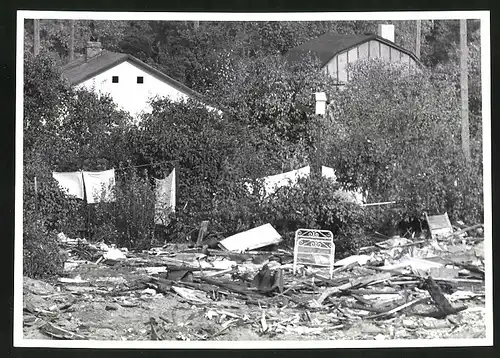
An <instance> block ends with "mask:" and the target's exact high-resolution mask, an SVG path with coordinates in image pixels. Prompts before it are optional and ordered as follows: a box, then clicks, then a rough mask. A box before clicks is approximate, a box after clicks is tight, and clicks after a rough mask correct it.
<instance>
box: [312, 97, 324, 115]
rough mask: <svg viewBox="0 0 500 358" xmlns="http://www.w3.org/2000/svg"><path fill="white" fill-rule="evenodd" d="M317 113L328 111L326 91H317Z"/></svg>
mask: <svg viewBox="0 0 500 358" xmlns="http://www.w3.org/2000/svg"><path fill="white" fill-rule="evenodd" d="M314 95H315V96H316V114H321V115H323V114H325V112H326V94H325V92H316V93H315V94H314Z"/></svg>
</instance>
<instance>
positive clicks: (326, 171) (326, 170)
mask: <svg viewBox="0 0 500 358" xmlns="http://www.w3.org/2000/svg"><path fill="white" fill-rule="evenodd" d="M321 175H322V176H323V177H325V178H328V179H332V180H333V181H337V176H336V175H335V170H333V168H330V167H325V166H324V165H322V166H321Z"/></svg>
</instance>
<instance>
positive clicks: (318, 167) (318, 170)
mask: <svg viewBox="0 0 500 358" xmlns="http://www.w3.org/2000/svg"><path fill="white" fill-rule="evenodd" d="M316 118H317V120H318V122H317V127H316V158H315V163H314V166H315V168H313V175H314V177H315V178H316V179H319V178H321V148H322V143H321V114H318V115H316Z"/></svg>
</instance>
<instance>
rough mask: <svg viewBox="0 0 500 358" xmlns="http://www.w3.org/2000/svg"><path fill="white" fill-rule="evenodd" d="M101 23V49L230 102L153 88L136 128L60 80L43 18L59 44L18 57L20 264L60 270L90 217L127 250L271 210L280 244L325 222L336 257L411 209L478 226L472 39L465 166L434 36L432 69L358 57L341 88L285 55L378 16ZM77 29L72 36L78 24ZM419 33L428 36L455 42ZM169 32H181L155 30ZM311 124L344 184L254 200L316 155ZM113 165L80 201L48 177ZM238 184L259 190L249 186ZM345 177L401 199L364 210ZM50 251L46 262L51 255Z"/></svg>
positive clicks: (477, 103)
mask: <svg viewBox="0 0 500 358" xmlns="http://www.w3.org/2000/svg"><path fill="white" fill-rule="evenodd" d="M101 25H102V26H101ZM101 25H100V26H101V27H99V29H100V30H99V31H101V32H102V34H101V35H103V34H104V35H106V34H108V35H109V34H110V33H113V32H117V36H116V37H115V36H107V35H106V36H104V40H103V42H104V45H105V47H107V48H110V49H115V50H121V51H125V50H126V52H129V53H132V54H134V55H136V56H138V57H139V58H141V59H143V60H145V61H146V62H148V63H151V64H153V65H157V67H159V68H160V69H165V70H166V72H167V73H168V74H170V75H172V73H169V70H170V69H175V71H177V72H176V75H175V76H176V77H177V78H179V79H181V80H186V81H184V82H186V84H188V85H191V86H193V87H194V88H195V89H197V90H199V91H202V92H203V93H204V94H205V95H207V96H208V97H209V98H211V99H212V102H215V103H217V104H218V105H220V107H221V108H222V109H223V110H224V114H223V115H218V114H217V113H215V112H210V111H207V110H206V108H204V107H202V106H200V105H199V104H197V103H195V102H191V101H189V102H187V103H172V102H170V101H169V100H166V99H158V100H155V101H154V102H153V103H152V112H151V113H149V114H146V115H144V116H143V118H142V122H141V125H140V127H137V126H134V125H132V124H131V123H132V121H131V118H129V115H128V114H127V113H124V112H122V111H120V110H119V109H118V108H117V107H116V105H115V104H114V103H113V101H112V100H111V98H109V97H107V96H104V95H101V96H98V95H96V94H94V93H89V92H86V91H84V90H75V89H71V88H69V86H68V85H67V84H66V83H65V82H64V81H63V80H62V79H61V76H60V72H59V70H58V65H57V63H56V61H54V59H53V58H54V56H53V55H54V53H55V52H58V53H59V55H60V56H61V57H60V58H59V60H61V59H64V58H65V53H66V52H65V51H66V50H64V48H66V47H65V46H66V40H65V39H66V37H65V36H66V35H64V36H63V34H62V33H59V32H58V31H56V29H55V28H51V27H50V26H48V25H47V26H48V27H47V31H48V32H47V33H45V35H44V36H45V37H44V36H42V37H43V38H42V44H43V43H46V44H48V43H51V44H54V41H53V40H54V39H55V38H57V39H59V40H60V43H61V44H62V45H64V46H62V47H63V49H59V50H57V51H56V49H54V48H52V47H50V46H48V45H47V46H48V49H49V50H51V51H52V52H51V53H48V52H47V51H45V52H43V51H42V53H41V54H40V55H39V56H37V57H36V58H35V57H33V56H32V55H31V54H29V53H27V54H26V58H25V93H24V163H23V164H24V183H23V185H24V198H23V204H24V235H23V237H24V249H25V260H24V264H25V265H24V267H25V274H26V275H29V276H34V277H36V276H40V275H42V274H47V275H50V274H54V273H56V272H58V270H59V269H60V268H61V262H62V258H61V257H60V256H59V252H58V248H57V243H56V234H57V233H59V232H64V233H65V234H66V235H68V236H70V237H75V236H77V235H80V234H81V230H82V229H83V228H85V227H86V225H87V223H86V222H85V221H86V220H89V224H90V229H91V234H92V237H93V240H99V241H104V242H106V243H108V244H112V243H114V244H117V245H119V246H126V247H129V248H135V249H147V248H148V247H150V246H151V245H157V244H161V243H162V242H163V241H162V240H164V239H167V240H185V239H186V238H187V237H190V236H191V235H192V234H193V233H196V231H197V228H198V227H199V224H200V222H201V221H203V220H209V221H210V230H211V231H212V232H214V233H217V234H218V235H221V236H227V235H231V234H234V233H237V232H240V231H243V230H247V229H250V228H252V227H255V226H257V225H260V224H265V223H268V222H269V223H271V224H272V225H273V226H274V227H275V228H276V229H277V230H278V231H279V232H280V233H281V234H282V235H283V236H284V237H285V239H286V241H287V243H290V240H291V239H292V237H293V233H294V231H295V230H296V229H297V228H299V227H306V228H321V229H327V230H331V231H332V232H333V233H334V235H335V241H336V245H337V252H338V253H339V255H340V256H342V255H347V254H349V253H352V252H355V250H356V249H357V248H359V247H360V246H364V245H366V244H369V240H368V239H367V235H366V234H367V231H368V232H370V231H371V232H372V231H375V230H379V231H380V230H382V231H383V230H385V231H383V232H384V233H386V234H389V232H388V230H389V229H390V228H394V227H396V226H397V223H398V222H401V221H404V220H406V221H408V222H411V221H412V220H414V219H418V218H419V217H420V215H421V214H422V212H423V211H427V212H429V213H430V214H433V213H438V212H443V211H447V212H448V213H449V214H450V216H451V218H452V219H454V220H456V219H462V220H464V221H468V222H482V220H483V219H482V216H483V197H482V153H481V146H482V144H481V143H482V137H481V128H482V127H481V92H480V79H479V77H478V76H479V74H480V71H479V64H480V61H479V58H480V57H479V51H478V50H479V49H478V47H474V46H471V62H470V68H471V70H470V73H471V78H470V84H471V90H470V104H471V115H470V121H471V147H472V152H473V153H472V154H473V161H472V163H471V164H470V165H466V164H465V163H464V160H463V158H462V154H461V151H460V124H459V123H460V121H459V104H458V98H459V93H458V90H459V87H458V78H459V77H458V69H457V68H458V66H457V63H456V57H454V56H452V54H451V53H450V54H448V55H447V56H442V53H441V52H439V51H438V50H439V49H438V48H437V47H434V46H428V44H425V43H424V44H423V48H422V50H423V51H424V52H425V56H424V57H425V58H426V63H428V64H429V65H431V66H432V67H431V68H420V69H418V70H411V71H409V70H408V69H407V68H406V69H404V68H402V67H399V66H396V65H388V64H386V63H382V62H377V61H372V62H359V63H358V64H357V65H356V66H355V67H353V68H352V69H351V70H350V74H351V75H352V79H351V82H350V83H349V84H348V85H346V86H345V88H344V90H343V91H336V90H335V86H333V85H332V83H330V82H329V80H328V78H326V77H325V76H324V74H322V73H319V72H318V71H317V68H316V67H315V64H313V63H311V64H309V65H304V66H301V67H300V68H298V67H297V68H290V67H288V66H285V65H284V63H283V62H282V58H281V57H280V56H279V54H282V53H283V52H284V51H285V50H286V49H288V48H290V47H292V46H295V45H297V44H298V43H299V42H302V41H305V40H307V39H308V38H307V37H308V36H309V38H310V37H314V36H316V35H319V34H321V32H325V31H329V30H331V29H333V28H335V29H336V31H339V32H343V33H353V32H357V33H359V30H360V29H361V28H364V27H367V28H369V29H371V30H372V31H374V29H373V28H374V26H376V23H366V22H353V23H350V24H347V23H337V24H336V25H331V26H330V27H328V26H329V25H328V26H327V25H326V24H318V23H297V24H294V23H283V24H281V25H280V24H278V23H265V24H263V25H262V28H260V27H258V26H257V27H255V26H254V25H252V24H245V28H247V27H248V29H249V30H252V29H253V30H252V31H249V32H248V35H247V34H246V33H245V32H242V31H241V29H240V28H236V27H235V26H234V24H231V23H229V24H227V25H221V24H202V26H203V27H204V28H205V29H206V30H208V29H211V30H213V36H212V37H210V36H207V35H206V34H207V33H208V32H206V31H205V32H203V31H201V32H200V31H194V30H193V29H192V28H190V27H189V26H186V25H185V24H184V25H182V24H179V25H178V27H177V28H176V26H177V25H174V24H166V25H164V26H159V24H156V23H153V22H147V23H146V22H144V23H140V24H135V25H134V24H133V22H131V23H125V22H123V23H108V22H106V23H105V22H103V23H101ZM78 26H81V28H79V29H77V30H78V31H77V33H79V34H80V35H79V36H80V37H79V39H78V40H77V44H78V46H80V47H81V46H83V43H84V42H85V41H84V40H85V39H86V37H85V36H86V35H85V34H86V32H85V31H86V30H85V26H86V25H85V23H84V22H82V23H80V25H78ZM224 26H227V28H226V27H224ZM224 29H225V30H224ZM263 29H266V30H263ZM424 29H425V31H428V34H427V36H428V39H429V41H431V40H432V41H438V42H439V41H441V40H439V39H446V38H448V37H446V36H444V35H443V33H442V32H439V33H438V32H436V31H434V32H432V31H431V30H430V28H429V27H424ZM49 30H50V31H49ZM160 30H161V31H163V32H161V31H160ZM226 30H227V31H226ZM155 31H156V32H155ZM273 31H274V32H273ZM474 31H476V32H477V29H476V30H474ZM172 33H176V34H177V35H176V36H178V37H177V40H175V37H173V36H166V37H165V38H164V36H163V35H165V34H172ZM273 33H274V34H275V35H272V34H273ZM259 34H260V35H259ZM474 34H475V33H474ZM181 35H182V36H181ZM295 35H297V36H296V37H294V36H295ZM238 36H239V37H238ZM273 36H274V37H273ZM432 36H434V37H432ZM474 36H476V35H474ZM474 36H472V41H476V42H477V41H478V38H477V37H474ZM275 37H276V38H275ZM431 37H432V39H431ZM258 38H259V39H260V40H259V41H260V42H259V41H257V39H258ZM51 39H52V40H51ZM153 39H154V40H155V41H153ZM179 39H184V40H183V41H187V45H185V46H184V45H182V44H181V42H182V41H180V40H179ZM214 39H218V40H217V42H216V43H217V44H218V45H217V46H218V47H217V48H215V49H214V50H213V51H208V50H207V51H208V52H206V56H205V53H203V52H199V51H205V50H206V49H207V48H211V45H210V44H211V43H212V41H213V40H214ZM222 39H224V41H223V40H222ZM59 40H58V41H59ZM118 40H120V41H118ZM278 40H279V41H278ZM44 41H45V42H44ZM106 41H108V43H107V44H106ZM179 41H180V42H179ZM398 41H403V42H404V41H405V37H404V36H403V37H401V38H400V39H398ZM148 43H149V45H147V44H148ZM235 43H238V44H242V47H241V48H240V47H239V46H235V45H234V44H235ZM172 44H175V45H176V46H178V47H179V49H180V48H182V49H185V51H184V50H183V51H184V52H183V51H181V50H179V51H180V52H179V53H182V54H183V56H184V57H182V56H181V57H182V61H181V59H180V57H179V58H177V57H175V56H176V55H174V54H173V52H172V53H170V52H166V50H165V49H166V48H167V47H168V46H170V45H172ZM192 44H197V45H196V46H191V45H192ZM262 44H267V45H266V46H265V47H262V46H261V45H262ZM167 45H168V46H167ZM188 45H189V46H188ZM243 45H244V46H243ZM54 46H55V45H54ZM233 48H238V51H233V50H232V49H233ZM187 49H189V50H187ZM450 51H451V49H450ZM435 52H436V53H437V52H439V56H438V55H437V54H436V55H435V56H434V55H433V53H435ZM201 53H203V54H204V56H200V54H201ZM179 56H180V55H179ZM433 56H434V57H433ZM186 58H187V59H189V61H184V60H185V59H186ZM431 59H433V60H432V61H431ZM445 60H446V61H445ZM181 64H182V65H181ZM320 90H321V91H326V92H327V94H328V96H329V98H330V99H331V104H330V106H329V109H328V116H327V117H326V118H325V120H324V121H322V122H318V120H317V119H315V118H313V116H311V115H310V114H308V113H307V112H306V111H304V108H308V107H309V108H312V107H313V96H312V94H313V93H314V92H316V91H320ZM318 131H320V132H321V133H322V136H321V137H322V141H321V146H320V147H319V150H320V153H321V154H322V155H321V162H322V164H323V165H327V166H330V167H333V168H335V170H336V172H337V177H338V179H339V183H338V184H335V183H333V182H331V181H329V180H326V179H321V178H309V179H307V180H300V181H299V183H298V184H297V185H296V186H294V187H287V188H281V189H280V190H278V191H277V192H276V193H275V194H273V195H271V196H269V197H266V198H263V197H262V196H260V195H259V194H258V193H259V188H260V187H259V185H260V182H259V180H258V178H262V177H264V176H267V175H273V174H278V173H281V172H284V171H288V170H294V169H298V168H300V167H302V166H304V165H308V164H309V165H311V164H313V162H314V158H315V153H316V150H317V149H318V144H319V143H318V142H317V140H316V134H317V133H318ZM136 166H141V167H139V168H136ZM110 168H115V169H117V185H116V188H115V194H116V195H115V196H116V201H115V202H113V203H98V204H92V205H89V206H86V205H85V204H84V203H83V202H82V200H79V199H72V198H68V197H66V196H65V195H64V194H63V193H62V192H61V191H60V190H59V188H58V187H57V184H56V182H55V180H53V179H52V176H51V173H52V171H75V170H80V169H83V170H90V171H98V170H105V169H110ZM125 168H127V169H125ZM174 168H175V169H176V171H177V175H178V177H179V187H178V196H177V209H176V213H175V214H172V215H171V217H170V224H169V225H168V227H166V228H162V230H160V231H158V230H157V229H158V228H156V230H155V226H154V222H153V217H154V190H153V185H152V184H153V182H152V178H153V177H154V178H163V177H165V176H167V175H168V174H169V173H170V172H171V171H172V169H174ZM35 177H36V178H37V186H38V187H37V189H38V192H37V195H36V196H35V191H34V178H35ZM246 182H251V183H252V184H253V186H254V188H255V189H256V190H255V191H254V192H249V191H248V190H247V189H246V187H245V185H244V184H245V183H246ZM339 185H340V186H341V187H343V188H347V189H358V188H359V189H362V190H364V191H367V192H368V199H369V201H387V200H396V201H398V205H397V206H393V207H392V208H391V209H390V210H389V209H387V208H372V209H362V208H360V207H359V206H356V205H354V204H351V203H346V202H345V201H343V200H341V199H340V198H339V196H338V195H337V194H336V191H337V190H338V189H339ZM159 233H163V235H159ZM46 257H51V258H54V259H53V260H49V261H50V262H47V260H45V258H46Z"/></svg>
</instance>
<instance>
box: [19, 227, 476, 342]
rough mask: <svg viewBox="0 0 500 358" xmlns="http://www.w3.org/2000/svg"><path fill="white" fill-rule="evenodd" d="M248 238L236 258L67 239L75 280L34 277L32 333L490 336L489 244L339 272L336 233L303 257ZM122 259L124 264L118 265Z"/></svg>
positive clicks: (419, 244)
mask: <svg viewBox="0 0 500 358" xmlns="http://www.w3.org/2000/svg"><path fill="white" fill-rule="evenodd" d="M429 218H430V217H429ZM464 228H467V227H466V225H463V228H462V229H456V230H459V231H460V230H463V229H464ZM467 232H469V233H473V232H474V229H471V230H468V231H467ZM319 233H321V235H319ZM238 235H240V236H238ZM238 235H235V236H233V237H232V238H231V240H229V241H227V242H225V240H227V239H225V240H222V241H221V242H225V245H226V246H224V245H222V246H223V247H224V248H225V249H226V250H228V251H222V250H215V249H210V248H208V249H207V248H206V247H205V246H201V247H197V248H196V247H194V248H193V247H191V248H189V247H188V245H187V244H185V245H184V246H180V245H168V244H167V245H165V246H163V247H161V248H154V249H151V250H148V251H141V252H134V251H130V252H124V251H125V250H121V249H117V248H115V247H112V246H111V247H110V246H108V245H106V244H104V243H100V244H94V245H93V246H95V248H93V246H91V245H92V244H90V243H82V242H81V241H80V242H77V243H71V244H68V242H71V240H70V239H68V238H62V236H61V240H63V241H64V243H63V244H64V245H71V247H73V246H74V247H75V248H76V247H79V248H78V249H77V250H73V249H71V250H72V251H71V252H72V255H71V256H70V258H69V259H68V261H67V264H71V265H70V266H69V267H71V274H69V273H68V271H65V273H64V274H63V277H60V278H59V279H57V280H54V281H51V282H52V285H51V284H49V283H44V282H42V281H38V280H32V279H28V278H24V302H23V303H24V305H23V311H24V317H23V329H24V331H25V334H27V332H29V334H30V335H31V337H36V338H40V336H38V335H36V334H39V335H41V336H42V337H47V336H48V337H51V338H52V339H92V340H93V339H130V340H138V339H148V340H176V339H177V340H207V339H212V340H218V339H224V340H225V339H228V337H231V339H241V337H244V338H245V340H247V339H249V337H250V339H285V338H293V339H301V337H302V338H303V336H311V337H312V336H317V337H320V338H322V339H323V338H324V339H332V338H336V337H338V338H342V337H345V336H348V337H352V338H360V337H369V338H370V339H391V338H395V337H400V338H408V337H409V336H411V335H414V336H415V337H419V338H422V337H424V336H425V337H434V336H435V335H436V334H437V333H436V332H438V331H439V332H441V331H442V332H447V333H442V334H443V335H453V336H454V337H462V336H463V337H465V335H466V333H467V327H466V326H467V325H466V324H465V322H468V323H469V324H474V325H477V326H481V325H484V312H485V310H484V301H485V297H484V296H485V292H484V277H485V275H484V241H483V240H482V239H479V238H478V237H475V236H468V235H465V236H463V237H462V238H461V240H460V242H455V241H453V240H448V239H446V237H447V236H439V241H438V238H436V237H431V238H429V239H425V240H422V238H421V237H420V238H414V239H409V238H402V237H398V236H396V237H392V238H385V241H382V242H378V243H376V244H374V245H373V247H372V248H371V249H370V252H369V254H362V253H358V254H356V255H352V256H350V257H346V258H344V259H342V260H339V261H336V262H335V261H334V253H335V251H334V250H335V247H334V245H332V246H330V245H329V243H332V240H331V239H332V236H331V235H330V233H329V232H319V231H318V230H303V231H301V235H298V237H299V236H300V239H301V240H303V239H304V238H307V239H308V240H309V241H310V242H311V243H315V245H314V246H312V245H311V246H310V248H309V249H307V245H296V246H295V248H294V253H292V252H290V251H289V250H285V249H276V250H273V251H267V252H263V251H252V249H256V248H260V245H261V244H262V245H264V244H266V245H267V244H268V243H270V242H278V241H279V240H281V238H280V237H279V235H278V236H276V235H275V230H274V229H273V228H272V226H270V225H264V226H263V227H259V228H255V229H252V230H249V231H246V232H244V233H241V234H238ZM460 235H461V234H460ZM204 236H205V234H200V235H199V237H201V238H203V237H204ZM235 237H236V238H235ZM443 237H444V239H443ZM457 241H458V240H457ZM201 242H203V241H201ZM317 243H320V245H319V246H318V245H316V244H317ZM323 244H325V245H323ZM323 246H324V247H323ZM230 249H231V250H230ZM297 252H298V253H302V252H306V255H305V256H299V255H297ZM89 253H90V254H89ZM118 253H119V254H118ZM113 255H115V256H113ZM306 256H307V260H306V259H305V257H306ZM85 257H90V258H92V260H88V259H86V258H85ZM98 257H102V259H101V261H98V260H97V258H98ZM297 257H298V258H299V260H297ZM294 258H295V260H294ZM325 258H326V259H325ZM115 259H116V261H117V262H119V264H116V265H110V264H109V263H108V262H107V261H112V260H115ZM96 262H97V263H96ZM318 263H319V265H318ZM465 304H466V305H465ZM88 311H90V312H94V313H93V314H94V316H89V315H88V314H87V313H86V312H88ZM144 317H148V318H146V320H145V319H144ZM117 322H121V324H118V323H117ZM389 322H390V324H389ZM462 322H463V323H462ZM481 327H483V326H481ZM37 332H38V333H37ZM243 332H244V333H243ZM398 332H400V333H398ZM401 332H402V333H401ZM238 335H242V336H241V337H240V336H238Z"/></svg>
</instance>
